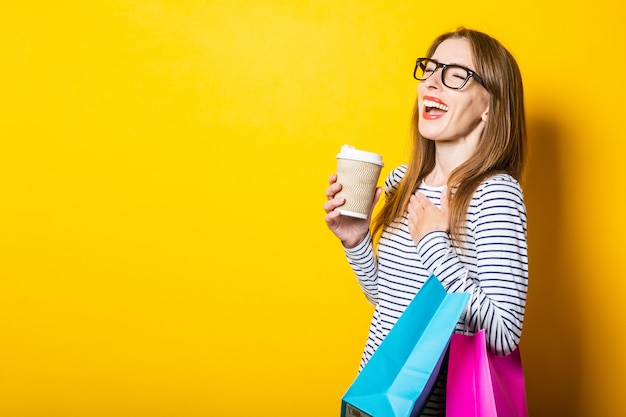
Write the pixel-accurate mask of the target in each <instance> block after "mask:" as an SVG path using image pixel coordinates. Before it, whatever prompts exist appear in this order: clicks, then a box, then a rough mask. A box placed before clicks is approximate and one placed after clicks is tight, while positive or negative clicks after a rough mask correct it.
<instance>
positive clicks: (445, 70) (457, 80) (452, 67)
mask: <svg viewBox="0 0 626 417" xmlns="http://www.w3.org/2000/svg"><path fill="white" fill-rule="evenodd" d="M439 68H441V82H442V83H443V85H445V86H446V87H448V88H451V89H453V90H460V89H461V88H463V87H465V84H467V82H468V81H469V79H470V78H472V77H473V78H474V79H475V80H476V81H478V82H479V83H480V85H482V86H483V87H485V83H484V82H483V79H482V78H480V76H479V75H478V74H476V73H475V72H474V71H472V70H471V69H469V68H467V67H464V66H462V65H456V64H442V63H441V62H437V61H435V60H434V59H430V58H418V59H417V62H416V63H415V69H414V70H413V77H414V78H415V79H416V80H418V81H424V80H427V79H428V78H430V76H431V75H433V74H434V73H435V72H437V70H438V69H439ZM485 88H486V87H485Z"/></svg>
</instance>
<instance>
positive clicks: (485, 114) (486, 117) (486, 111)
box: [481, 110, 489, 123]
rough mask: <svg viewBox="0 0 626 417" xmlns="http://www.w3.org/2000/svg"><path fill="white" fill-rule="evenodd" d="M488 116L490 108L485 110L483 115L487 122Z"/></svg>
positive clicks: (484, 120)
mask: <svg viewBox="0 0 626 417" xmlns="http://www.w3.org/2000/svg"><path fill="white" fill-rule="evenodd" d="M488 116H489V110H485V112H484V113H483V115H482V117H481V118H482V120H483V122H485V123H487V119H488Z"/></svg>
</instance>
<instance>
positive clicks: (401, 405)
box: [341, 275, 469, 417]
mask: <svg viewBox="0 0 626 417" xmlns="http://www.w3.org/2000/svg"><path fill="white" fill-rule="evenodd" d="M468 300H469V294H465V293H458V294H455V293H453V294H448V293H447V292H446V290H445V289H444V288H443V286H442V285H441V283H440V282H439V280H438V279H437V277H435V276H434V275H431V276H430V277H429V278H428V280H427V281H426V283H425V284H424V286H423V287H422V288H421V289H420V290H419V292H418V293H417V295H416V296H415V297H414V298H413V300H412V301H411V303H410V304H409V305H408V307H407V308H406V310H405V311H404V313H403V314H402V315H401V316H400V318H399V319H398V321H397V322H396V324H395V325H394V326H393V328H392V329H391V330H390V331H389V334H388V335H387V337H386V338H385V339H384V340H383V342H382V343H381V345H380V346H379V347H378V349H376V352H374V354H373V355H372V357H371V358H370V360H369V361H368V362H367V364H366V365H365V366H364V367H363V369H361V372H360V373H359V375H358V376H357V377H356V379H355V380H354V382H353V383H352V384H351V385H350V387H349V388H348V391H347V392H346V393H345V394H344V396H343V398H342V403H341V417H409V416H416V415H418V413H419V412H420V411H421V409H422V408H423V406H424V404H425V403H426V400H427V399H428V395H429V394H430V391H431V389H432V388H433V386H434V384H435V382H436V379H437V376H438V374H439V370H440V368H441V363H442V360H443V357H444V356H445V353H446V350H447V348H448V344H449V342H450V337H451V335H452V332H453V331H454V328H455V326H456V324H457V322H458V321H459V318H460V317H461V314H462V313H463V310H464V309H465V307H466V305H467V302H468Z"/></svg>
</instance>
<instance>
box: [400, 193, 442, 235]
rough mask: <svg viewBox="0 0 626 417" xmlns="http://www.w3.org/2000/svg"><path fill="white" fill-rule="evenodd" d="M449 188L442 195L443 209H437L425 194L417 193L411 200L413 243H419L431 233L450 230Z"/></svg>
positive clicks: (410, 226)
mask: <svg viewBox="0 0 626 417" xmlns="http://www.w3.org/2000/svg"><path fill="white" fill-rule="evenodd" d="M448 199H449V194H448V188H446V189H445V190H444V191H443V192H442V193H441V208H440V209H439V208H437V206H435V205H434V204H433V203H432V202H431V201H430V200H429V199H428V197H426V196H425V195H424V194H422V193H420V192H419V191H416V192H415V194H413V195H412V196H411V199H410V200H409V206H408V208H407V210H408V212H409V232H410V233H411V237H412V238H413V242H415V244H416V245H417V244H418V243H419V241H420V240H421V239H422V238H423V237H424V236H426V235H427V234H428V233H430V232H435V231H444V232H448V231H449V230H450V214H449V212H448Z"/></svg>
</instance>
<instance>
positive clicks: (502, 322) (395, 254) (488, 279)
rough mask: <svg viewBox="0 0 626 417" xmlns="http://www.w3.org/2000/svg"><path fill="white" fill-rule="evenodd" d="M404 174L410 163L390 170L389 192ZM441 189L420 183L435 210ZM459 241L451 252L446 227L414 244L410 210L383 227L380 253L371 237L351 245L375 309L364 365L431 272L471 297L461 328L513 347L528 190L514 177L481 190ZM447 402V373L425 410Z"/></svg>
mask: <svg viewBox="0 0 626 417" xmlns="http://www.w3.org/2000/svg"><path fill="white" fill-rule="evenodd" d="M405 171H406V165H401V166H400V167H398V168H396V169H395V170H393V171H392V172H391V173H390V174H389V176H388V177H387V179H386V181H385V187H384V188H385V193H386V194H388V193H389V192H390V190H392V189H395V188H396V187H397V186H398V184H399V183H400V180H401V179H402V177H403V176H404V173H405ZM442 190H443V187H431V186H428V185H426V184H425V183H422V184H421V185H420V186H419V191H420V192H421V193H423V194H424V195H426V196H427V197H428V198H429V199H430V201H432V202H433V203H434V204H435V205H436V206H437V207H439V206H440V198H441V193H442ZM461 240H462V247H463V249H462V250H458V249H456V250H452V246H451V240H450V237H449V235H448V234H447V233H446V232H443V231H441V232H431V233H429V234H427V235H426V236H425V237H424V238H422V240H421V241H420V242H419V244H418V245H416V244H415V243H414V242H413V240H412V238H411V235H410V233H409V229H408V224H407V214H405V215H404V217H403V219H402V222H401V223H398V224H395V225H392V226H388V227H385V228H384V230H383V233H382V235H381V238H380V240H379V243H378V256H376V253H375V251H374V248H373V245H372V238H371V236H370V235H369V234H368V235H367V236H366V238H365V239H364V240H363V241H362V242H361V243H359V245H357V246H356V247H354V248H346V249H345V252H346V256H347V258H348V262H349V263H350V265H351V267H352V269H353V270H354V272H355V273H356V276H357V278H358V281H359V284H360V286H361V288H362V290H363V292H364V293H365V296H366V297H367V298H368V300H369V301H370V302H371V303H372V304H374V306H375V309H374V314H373V317H372V321H371V325H370V331H369V335H368V338H367V342H366V345H365V349H364V352H363V357H362V359H361V365H360V368H361V369H362V367H363V366H365V364H366V363H367V361H368V360H369V358H370V357H371V356H372V354H373V353H374V351H375V350H376V349H377V348H378V346H380V344H381V342H382V340H383V339H384V338H385V336H386V335H387V333H388V332H389V330H390V329H391V328H392V326H393V325H394V323H395V322H396V320H398V318H399V317H400V315H401V314H402V312H403V311H404V309H405V308H406V307H407V305H408V304H409V303H410V301H411V300H412V299H413V297H414V296H415V294H416V293H417V291H419V289H420V288H421V287H422V285H423V284H424V283H425V282H426V279H427V278H428V277H429V276H430V274H431V273H434V274H435V275H436V276H437V277H438V279H439V280H440V282H441V283H442V285H443V286H444V288H446V290H447V291H448V292H469V293H471V294H472V297H471V302H470V306H469V308H468V309H467V311H466V312H465V314H464V315H463V316H462V317H461V320H459V323H458V324H457V328H456V331H457V332H459V333H461V332H463V331H465V330H468V331H469V332H470V333H474V332H476V331H478V330H480V328H483V329H485V332H486V338H487V345H488V348H489V349H491V350H492V351H493V352H495V353H496V354H499V355H506V354H508V353H510V352H512V351H513V350H515V348H516V347H517V346H518V344H519V341H520V337H521V334H522V323H523V321H524V309H525V306H526V293H527V287H528V258H527V245H526V208H525V205H524V198H523V194H522V189H521V187H520V185H519V183H518V182H517V181H516V180H515V179H514V178H513V177H511V176H509V175H506V174H497V175H494V176H492V177H490V178H488V179H487V180H485V181H484V182H483V183H482V184H481V185H480V186H479V187H478V188H477V190H476V192H475V193H474V196H473V197H472V200H471V202H470V205H469V208H468V213H467V218H466V222H465V230H464V231H463V233H462V234H461ZM479 324H480V328H479ZM444 407H445V372H443V371H442V375H441V376H440V379H439V381H438V385H437V388H436V389H435V391H434V392H433V395H432V396H431V400H430V401H429V404H428V405H427V408H426V410H424V414H423V415H441V414H442V412H443V410H444Z"/></svg>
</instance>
